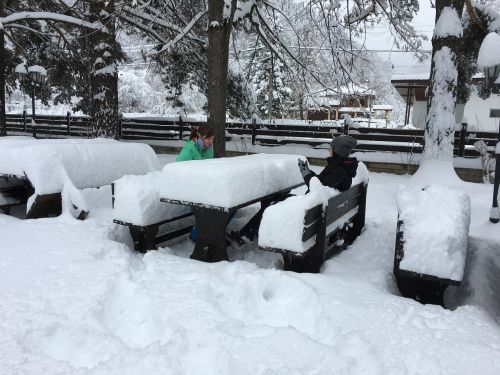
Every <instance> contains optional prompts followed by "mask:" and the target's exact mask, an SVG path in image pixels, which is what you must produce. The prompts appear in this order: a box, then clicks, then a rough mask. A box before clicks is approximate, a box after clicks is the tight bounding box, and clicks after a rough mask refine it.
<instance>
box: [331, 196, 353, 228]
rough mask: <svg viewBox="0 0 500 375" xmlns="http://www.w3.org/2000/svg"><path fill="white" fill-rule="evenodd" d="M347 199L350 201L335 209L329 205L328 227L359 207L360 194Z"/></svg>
mask: <svg viewBox="0 0 500 375" xmlns="http://www.w3.org/2000/svg"><path fill="white" fill-rule="evenodd" d="M347 198H348V199H347V200H346V201H345V202H343V203H342V204H341V205H339V206H336V207H334V206H330V205H328V208H327V213H326V225H327V226H328V225H330V224H331V223H333V222H335V221H336V220H338V219H340V218H341V217H342V216H344V215H345V214H346V213H348V212H349V211H351V210H352V209H353V208H355V207H356V206H357V205H358V198H359V194H357V195H350V196H349V195H348V196H347Z"/></svg>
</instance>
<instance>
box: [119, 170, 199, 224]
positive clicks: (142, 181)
mask: <svg viewBox="0 0 500 375" xmlns="http://www.w3.org/2000/svg"><path fill="white" fill-rule="evenodd" d="M162 181H163V180H162V176H161V173H160V172H159V171H157V172H152V173H148V174H147V175H143V176H124V177H122V178H121V179H119V180H117V181H115V183H114V198H115V200H114V208H113V219H114V220H119V221H122V222H124V223H129V224H134V225H140V226H146V225H150V224H156V223H159V222H161V221H164V220H167V219H172V218H175V217H178V216H181V215H183V214H187V213H190V212H191V209H190V208H187V207H185V206H181V205H177V204H168V203H160V189H161V184H162Z"/></svg>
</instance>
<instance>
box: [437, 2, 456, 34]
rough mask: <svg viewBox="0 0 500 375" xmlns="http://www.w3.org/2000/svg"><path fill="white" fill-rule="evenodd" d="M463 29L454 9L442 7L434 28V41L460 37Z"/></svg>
mask: <svg viewBox="0 0 500 375" xmlns="http://www.w3.org/2000/svg"><path fill="white" fill-rule="evenodd" d="M462 35H463V28H462V23H461V22H460V18H459V17H458V13H457V11H456V10H455V8H452V7H444V8H443V10H442V11H441V15H440V16H439V19H438V20H437V22H436V26H435V27H434V39H438V38H446V37H449V36H454V37H457V38H460V37H462Z"/></svg>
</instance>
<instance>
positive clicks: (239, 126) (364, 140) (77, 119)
mask: <svg viewBox="0 0 500 375" xmlns="http://www.w3.org/2000/svg"><path fill="white" fill-rule="evenodd" d="M6 117H7V134H25V133H27V134H30V135H33V136H35V137H39V138H50V137H53V138H60V137H68V136H70V137H89V136H90V134H91V131H90V126H91V121H90V118H89V117H86V116H72V115H71V114H70V113H69V112H68V113H67V115H66V116H46V115H37V116H36V124H32V121H31V116H29V115H28V114H27V113H26V112H24V113H23V114H9V115H7V116H6ZM200 124H201V122H197V121H192V120H189V119H186V118H182V117H178V118H169V119H166V118H122V119H121V121H120V128H119V131H118V134H119V138H120V139H124V140H138V141H146V140H159V141H162V140H165V141H168V140H179V139H187V138H188V137H189V134H190V131H191V128H192V127H193V126H199V125H200ZM338 134H348V135H350V136H352V137H354V138H356V140H357V141H358V145H357V146H356V149H355V150H356V151H367V152H368V151H382V152H404V153H421V152H422V150H423V147H424V131H423V130H414V129H389V128H366V127H357V126H355V125H354V126H348V125H347V124H342V125H339V123H335V122H328V123H325V124H324V125H318V124H315V123H311V124H305V125H292V124H289V125H287V124H273V123H271V124H269V123H257V122H250V123H248V122H247V123H245V122H228V123H227V125H226V140H227V141H239V140H244V141H248V142H251V143H252V145H255V144H257V145H263V146H278V145H286V144H303V145H309V146H312V147H316V148H328V144H329V143H330V141H331V139H332V138H333V137H334V136H336V135H338ZM497 137H498V136H497V133H493V132H472V131H468V130H467V124H463V125H462V128H461V130H457V131H455V142H454V154H455V155H458V156H465V157H477V156H479V153H478V152H477V151H476V150H475V149H474V147H473V145H474V143H475V142H476V141H479V140H483V141H484V142H485V143H486V144H487V145H488V146H489V149H490V150H491V152H493V148H494V146H495V144H496V142H497V139H498V138H497Z"/></svg>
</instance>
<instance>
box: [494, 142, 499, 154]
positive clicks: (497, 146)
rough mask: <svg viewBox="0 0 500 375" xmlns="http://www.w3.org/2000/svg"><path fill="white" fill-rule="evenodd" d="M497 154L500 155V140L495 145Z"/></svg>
mask: <svg viewBox="0 0 500 375" xmlns="http://www.w3.org/2000/svg"><path fill="white" fill-rule="evenodd" d="M495 154H497V155H500V142H497V145H496V146H495Z"/></svg>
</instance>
